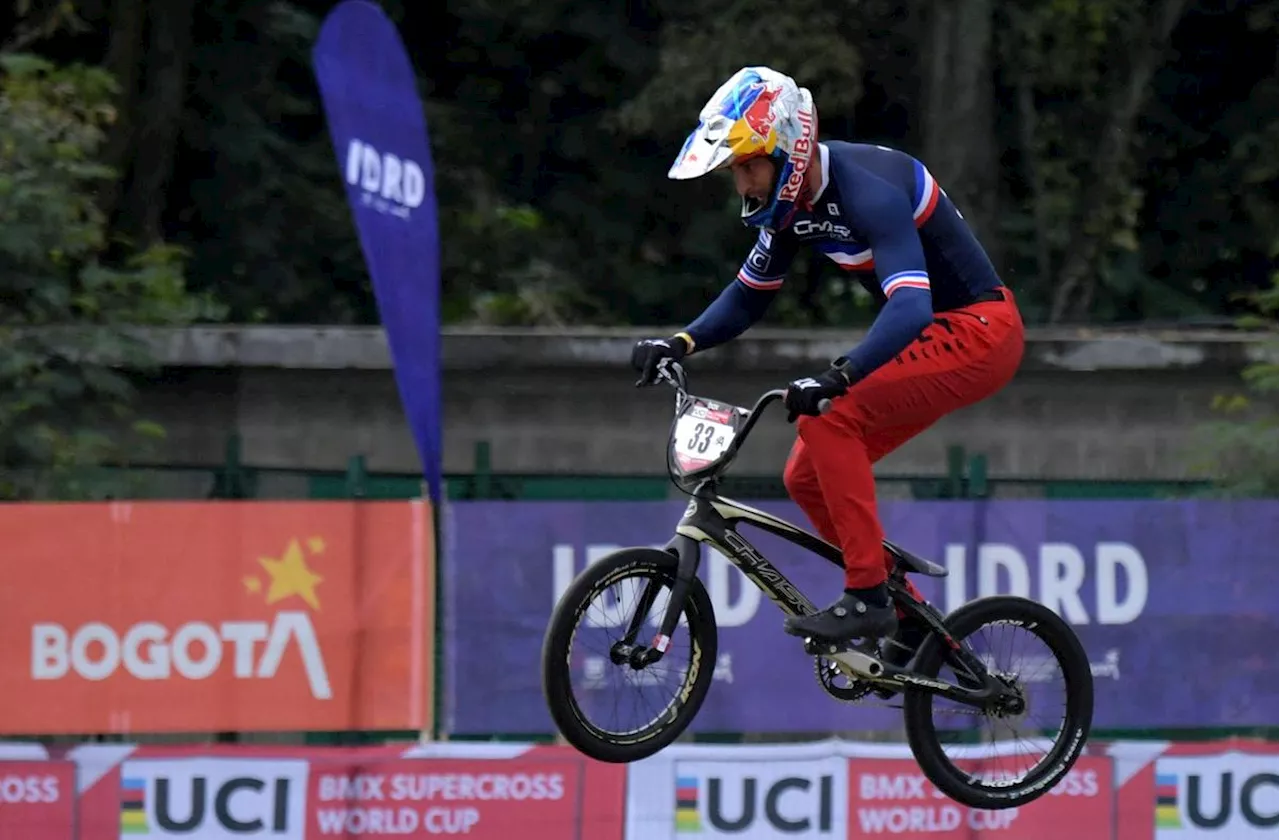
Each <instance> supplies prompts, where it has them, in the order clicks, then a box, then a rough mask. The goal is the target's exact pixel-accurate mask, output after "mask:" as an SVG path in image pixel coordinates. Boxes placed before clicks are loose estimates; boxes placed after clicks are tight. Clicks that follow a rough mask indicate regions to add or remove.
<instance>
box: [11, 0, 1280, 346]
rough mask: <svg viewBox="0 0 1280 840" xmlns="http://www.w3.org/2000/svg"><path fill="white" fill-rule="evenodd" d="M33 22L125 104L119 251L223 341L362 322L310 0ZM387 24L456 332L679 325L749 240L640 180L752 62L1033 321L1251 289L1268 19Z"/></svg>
mask: <svg viewBox="0 0 1280 840" xmlns="http://www.w3.org/2000/svg"><path fill="white" fill-rule="evenodd" d="M26 5H27V6H29V7H30V8H31V13H30V15H29V18H31V20H32V21H33V23H30V24H28V25H25V26H23V27H18V28H17V29H15V34H14V39H21V40H25V41H32V42H34V43H35V44H36V45H37V46H39V47H40V48H41V49H44V50H45V51H46V52H47V53H48V54H50V55H63V56H65V55H75V56H100V57H101V60H102V62H103V64H104V66H106V67H107V68H108V69H109V70H110V71H111V73H112V74H113V75H114V76H115V77H116V78H117V79H119V80H120V81H121V92H120V95H119V98H118V110H119V120H118V121H117V123H116V124H115V125H114V126H113V128H112V131H111V133H110V137H109V142H108V144H107V146H106V149H105V155H104V160H105V162H107V163H108V164H110V165H112V166H113V167H115V168H116V169H117V170H118V171H120V172H121V173H122V175H123V177H122V179H121V180H120V181H119V185H118V188H116V189H113V190H104V191H103V193H102V195H101V200H100V204H101V206H103V207H104V209H105V210H106V211H107V213H108V215H109V217H110V219H111V220H112V221H111V225H112V229H113V230H114V231H117V232H120V233H124V234H127V235H128V236H129V237H130V238H131V239H132V240H133V241H136V242H140V243H146V242H150V241H158V240H167V241H172V242H175V243H178V244H181V245H182V246H183V247H185V248H187V249H188V250H189V251H190V252H191V254H192V260H191V262H190V267H189V281H190V283H191V285H192V287H194V288H196V289H200V290H208V291H210V292H212V293H213V294H215V295H216V296H217V297H218V299H219V300H221V301H224V302H225V303H226V304H227V305H228V306H229V308H230V317H231V318H232V319H233V320H237V321H262V320H273V321H284V322H311V323H315V322H337V323H347V322H357V323H368V322H372V321H374V320H375V319H376V310H375V308H374V306H373V302H372V299H371V295H370V292H369V284H368V280H367V277H366V276H365V270H364V267H363V264H362V261H361V258H360V251H359V248H358V246H357V244H356V239H355V234H354V230H353V227H352V224H351V219H350V214H349V212H348V210H347V209H346V207H345V202H344V196H343V193H342V189H341V184H340V181H339V176H338V169H337V166H336V163H335V161H334V158H333V151H332V148H331V146H330V144H329V138H328V136H327V134H326V130H325V126H324V122H323V118H322V114H321V110H320V104H319V98H318V93H317V91H316V89H315V84H314V81H313V80H312V78H311V71H310V49H311V45H312V43H313V41H314V37H315V34H316V32H317V31H318V27H319V23H320V21H321V19H322V18H323V16H324V14H325V13H326V12H327V11H328V10H329V9H330V8H331V7H332V5H333V0H290V2H284V0H209V2H206V3H197V2H196V1H195V0H164V2H162V0H111V2H107V0H79V2H67V0H43V1H42V2H36V0H29V2H27V3H26ZM383 5H384V7H385V8H386V9H387V10H388V12H389V14H390V15H391V16H392V18H393V19H394V20H396V21H397V23H398V24H399V26H400V27H401V30H402V33H403V35H404V38H405V41H406V44H407V46H408V48H409V51H410V54H411V56H412V58H413V60H414V62H415V64H416V65H417V67H418V70H419V72H420V76H421V90H422V95H423V99H424V102H425V104H426V110H427V116H428V124H429V128H430V131H431V140H432V146H433V149H434V154H435V157H436V163H437V183H436V189H437V194H438V196H439V201H440V213H441V228H442V241H443V254H442V263H443V282H444V292H445V314H446V317H447V319H448V320H450V321H452V322H491V323H547V324H556V323H583V322H590V323H640V322H648V323H655V322H663V323H672V322H680V321H683V320H685V319H687V318H689V317H690V316H691V315H692V314H693V313H694V311H696V310H697V309H698V308H699V307H700V306H701V305H702V304H704V303H705V302H706V300H707V299H708V297H709V296H710V295H713V294H715V293H716V292H717V291H718V289H719V288H721V287H722V286H723V285H724V283H725V282H726V281H727V280H728V279H729V278H731V277H732V276H733V274H734V272H735V271H736V269H737V265H738V263H739V261H740V260H741V258H742V255H743V253H744V251H745V249H746V248H747V247H748V243H749V241H750V239H751V236H750V233H749V232H748V231H746V230H744V229H743V228H742V226H741V225H740V224H738V222H737V221H736V219H735V213H734V204H735V201H734V198H733V196H732V195H731V191H730V187H729V184H728V183H727V181H726V180H725V179H717V178H710V179H705V183H703V182H694V183H678V184H677V183H672V182H669V181H667V180H666V178H665V173H666V170H667V167H668V166H669V164H670V162H671V159H672V157H673V156H674V154H675V153H676V151H677V150H678V148H679V147H680V144H681V141H682V140H683V137H684V135H685V134H686V133H687V132H688V131H689V130H690V129H691V128H692V126H693V124H694V121H695V120H696V110H697V108H698V106H699V105H700V104H701V102H702V101H703V100H704V99H705V98H706V97H707V96H708V95H709V94H710V92H711V91H712V90H713V89H714V87H715V86H716V84H718V83H719V81H721V80H723V78H725V77H726V76H727V75H728V74H729V73H731V72H732V71H733V70H734V69H736V68H737V67H739V66H742V65H744V64H750V63H770V64H773V65H774V66H776V67H778V68H779V69H783V70H786V71H787V72H790V73H792V74H793V75H795V76H796V77H797V79H799V80H800V81H801V83H803V84H805V85H807V86H809V87H811V88H812V89H813V90H814V92H815V94H816V96H817V98H818V102H819V107H820V112H821V130H822V132H823V133H824V134H825V135H826V136H828V137H839V138H846V139H858V140H865V141H869V142H880V143H886V144H889V145H896V146H899V147H901V148H903V149H905V150H907V151H909V152H912V153H915V154H918V155H921V156H922V157H923V158H924V159H925V161H926V163H928V164H929V166H930V167H931V169H933V170H934V171H935V173H936V174H937V175H938V177H939V178H940V180H941V181H942V183H943V184H944V186H945V187H946V189H947V190H948V193H949V194H950V195H952V197H953V198H954V199H955V200H956V201H957V203H958V204H959V205H960V207H961V209H962V211H963V212H964V213H965V215H966V218H969V219H970V220H971V221H972V223H973V224H974V226H975V228H976V229H977V230H978V231H979V233H980V234H981V236H982V238H983V241H984V243H985V244H987V246H988V248H989V250H990V251H991V252H992V254H993V255H994V258H995V260H996V262H997V265H998V267H999V268H1000V270H1001V272H1002V274H1003V275H1004V276H1005V278H1006V279H1007V280H1008V282H1009V283H1010V284H1011V285H1012V286H1013V287H1014V288H1015V289H1016V290H1017V291H1018V294H1019V299H1020V301H1021V302H1022V304H1023V306H1024V308H1025V311H1026V314H1027V316H1028V320H1030V321H1032V322H1037V321H1039V322H1044V321H1068V322H1071V321H1094V322H1097V321H1139V320H1144V319H1159V320H1166V321H1182V322H1194V321H1214V322H1217V323H1224V322H1227V321H1228V320H1229V318H1231V317H1233V316H1234V315H1236V314H1239V313H1240V311H1241V306H1242V304H1240V302H1239V296H1240V294H1241V293H1244V292H1248V291H1250V290H1256V289H1259V288H1263V287H1265V284H1266V282H1267V278H1268V277H1269V276H1270V274H1271V272H1272V271H1273V269H1274V265H1275V259H1276V253H1275V225H1276V218H1275V207H1276V175H1277V172H1276V160H1277V153H1276V151H1277V150H1276V127H1277V126H1276V98H1277V92H1276V68H1275V62H1274V58H1273V50H1274V44H1275V42H1276V39H1277V29H1276V18H1277V11H1276V2H1275V0H1261V1H1260V2H1259V0H1253V2H1249V0H1148V2H1143V3H1133V2H1127V0H1027V2H1020V3H1013V4H1008V3H1005V4H1001V3H996V2H994V1H993V0H905V2H904V0H860V2H858V3H852V4H843V5H838V6H831V5H830V4H826V5H823V4H820V3H816V2H812V0H798V2H796V3H792V4H789V5H785V6H778V5H777V4H772V5H768V6H766V5H764V4H763V3H762V2H760V0H741V2H737V3H732V4H728V5H725V4H718V3H712V2H709V0H681V2H675V0H647V2H639V3H626V4H614V3H596V2H590V0H547V2H538V3H535V2H532V0H509V2H501V3H499V2H492V1H491V0H469V1H468V2H460V3H449V4H429V3H407V2H403V0H385V2H384V4H383ZM68 9H70V10H72V12H74V13H71V12H68V11H67V10H68ZM40 10H43V12H41V11H40ZM789 285H790V292H789V293H788V294H787V295H783V296H780V299H779V301H778V303H777V304H776V305H775V307H774V310H773V311H772V312H771V313H770V315H769V318H770V319H771V321H772V322H774V323H784V324H790V325H805V324H818V325H841V324H849V323H856V322H859V321H863V322H865V321H866V320H868V319H869V318H870V317H871V308H870V305H869V301H868V300H866V299H865V296H863V294H862V292H861V290H860V287H859V286H857V284H851V283H849V282H848V278H847V276H845V275H843V274H841V273H840V272H838V271H836V270H835V269H833V268H832V267H831V266H828V265H825V261H823V260H808V259H802V260H800V261H799V263H798V264H797V266H796V267H795V269H794V271H793V275H792V280H791V282H790V284H789Z"/></svg>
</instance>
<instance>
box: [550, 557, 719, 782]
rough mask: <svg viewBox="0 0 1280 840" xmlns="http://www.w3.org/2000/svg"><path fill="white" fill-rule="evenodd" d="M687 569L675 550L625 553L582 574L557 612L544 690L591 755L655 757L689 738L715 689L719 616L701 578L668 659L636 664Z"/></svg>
mask: <svg viewBox="0 0 1280 840" xmlns="http://www.w3.org/2000/svg"><path fill="white" fill-rule="evenodd" d="M677 567H678V562H677V560H676V558H675V557H673V556H671V555H670V554H668V553H667V552H665V551H658V550H656V549H650V548H629V549H624V550H622V551H619V552H616V553H614V554H611V555H609V556H608V557H605V558H602V559H601V560H599V561H597V562H595V563H592V564H591V565H590V566H589V567H588V568H587V570H586V571H585V572H583V573H582V574H581V575H579V576H578V577H577V578H576V579H575V580H574V581H573V583H572V584H570V586H569V588H568V590H566V591H565V593H564V595H563V597H561V599H560V602H559V603H558V604H557V605H556V608H555V611H554V612H553V613H552V615H551V623H550V624H549V625H548V626H547V633H546V636H545V638H544V639H543V643H542V689H543V694H544V695H545V697H546V701H547V708H548V709H549V710H550V712H551V717H552V719H553V720H554V721H555V724H556V726H557V728H558V729H559V730H560V733H561V734H562V735H563V736H564V738H565V740H566V741H568V742H569V743H570V744H572V745H573V746H574V747H575V748H576V749H577V750H578V751H579V752H581V753H583V754H584V755H587V756H590V757H591V758H594V759H597V760H600V761H610V762H619V763H622V762H631V761H638V760H640V759H642V758H647V757H648V756H651V755H653V754H654V753H656V752H658V751H659V750H661V749H662V748H663V747H665V746H667V745H668V744H670V743H671V742H672V741H674V740H675V739H676V738H678V737H680V734H681V733H682V732H684V730H685V728H686V727H688V725H689V724H690V723H691V722H692V721H693V718H694V716H695V715H696V714H697V713H698V708H699V707H700V706H701V705H702V701H703V699H704V698H705V697H706V695H707V690H708V689H709V688H710V686H711V679H712V677H713V675H714V670H715V662H716V641H717V639H716V626H715V614H714V612H713V609H712V606H711V598H710V597H709V596H708V595H707V591H706V588H705V587H703V585H702V582H701V581H700V580H698V579H697V578H694V579H693V581H692V583H691V585H690V587H689V595H688V597H687V598H686V599H685V604H684V609H683V611H682V613H681V621H680V623H679V624H678V625H677V626H676V629H675V632H674V633H673V634H672V638H671V639H670V640H669V641H668V642H667V646H666V652H665V654H664V655H663V657H662V659H660V660H659V661H657V662H654V663H652V664H649V665H644V666H643V667H634V665H633V663H636V664H640V663H639V662H637V661H636V660H637V657H639V656H643V653H644V650H645V649H647V648H648V646H649V645H650V644H651V643H652V642H654V641H655V636H656V635H657V633H658V625H659V624H660V623H661V621H662V616H663V614H664V613H665V612H666V608H667V603H668V601H669V600H670V596H671V591H672V587H673V586H674V584H675V580H676V570H677ZM629 631H633V632H629ZM628 636H630V637H631V638H628ZM637 646H638V647H637Z"/></svg>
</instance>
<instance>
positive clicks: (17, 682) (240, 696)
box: [0, 501, 435, 734]
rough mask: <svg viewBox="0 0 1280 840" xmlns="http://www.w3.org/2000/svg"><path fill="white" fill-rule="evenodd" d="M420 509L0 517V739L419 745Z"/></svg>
mask: <svg viewBox="0 0 1280 840" xmlns="http://www.w3.org/2000/svg"><path fill="white" fill-rule="evenodd" d="M434 569H435V546H434V541H433V530H432V524H431V510H430V506H429V503H428V502H425V501H413V502H302V503H299V502H196V503H188V502H175V503H167V502H147V503H108V504H65V505H62V504H39V505H36V504H31V505H6V506H0V570H2V571H3V584H2V585H0V686H3V689H2V690H0V731H3V732H5V733H11V734H28V733H44V734H55V733H93V732H209V731H253V730H348V729H425V728H428V727H430V725H431V720H430V714H431V696H432V684H433V674H432V649H433V647H432V642H433V640H432V628H433V625H434V621H433V611H434V593H433V585H434V577H435V573H434Z"/></svg>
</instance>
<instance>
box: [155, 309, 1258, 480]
mask: <svg viewBox="0 0 1280 840" xmlns="http://www.w3.org/2000/svg"><path fill="white" fill-rule="evenodd" d="M642 334H643V333H642V332H639V331H635V330H620V331H611V330H574V331H572V332H556V331H543V330H487V331H485V330H451V331H447V332H446V335H445V337H444V340H443V355H444V367H445V374H444V383H445V385H444V414H445V447H446V455H445V469H446V471H449V472H455V471H456V472H468V471H470V470H471V468H472V463H473V461H472V458H473V447H474V444H475V442H477V441H480V440H487V441H489V442H490V443H491V445H492V452H493V462H492V463H493V468H494V469H495V470H497V471H500V472H574V473H661V472H662V471H663V469H664V465H663V446H664V444H665V440H666V434H667V428H668V424H669V418H670V411H671V407H672V399H671V394H670V391H669V390H667V389H658V388H654V389H648V390H636V389H635V388H634V387H633V382H634V374H632V373H631V372H630V371H629V370H628V369H627V367H626V362H627V359H628V358H629V354H630V347H631V344H632V342H633V341H634V339H635V338H636V337H638V336H640V335H642ZM151 338H152V340H153V342H154V343H155V345H156V347H157V350H158V352H159V354H160V356H161V358H162V359H163V360H164V362H165V365H166V368H165V371H164V374H163V376H161V377H158V378H156V379H155V380H154V381H152V382H150V383H149V384H147V385H145V386H144V389H143V406H142V410H143V414H144V416H147V417H149V418H150V419H154V420H157V421H159V422H160V423H162V424H163V425H164V426H165V427H166V429H167V431H168V434H169V437H168V440H167V442H166V443H165V444H164V445H163V446H162V448H161V451H160V452H159V453H158V456H157V458H156V459H155V460H157V461H163V462H181V463H192V464H209V465H214V464H217V463H220V461H221V459H222V457H223V446H224V442H225V440H226V437H227V435H228V433H230V432H232V431H239V433H240V434H241V436H242V439H243V444H244V449H243V455H244V459H245V462H246V463H247V464H249V465H251V466H258V467H277V468H291V469H338V470H340V469H343V468H344V467H345V465H346V462H347V459H348V458H349V457H350V456H351V455H353V454H357V453H360V454H364V455H365V456H366V458H367V460H368V465H369V468H370V469H371V470H374V471H389V472H413V471H414V470H415V469H416V468H417V456H416V453H415V450H414V446H413V442H412V439H411V437H410V434H409V431H408V429H407V427H406V425H405V421H404V417H403V413H402V411H401V408H400V401H399V396H398V394H397V392H396V386H395V381H394V379H393V375H392V372H391V370H390V366H389V362H388V355H387V350H386V345H385V340H384V337H383V335H382V333H381V331H380V330H377V329H325V328H282V327H246V328H239V327H227V328H199V329H190V330H176V331H159V332H155V333H151ZM1274 343H1275V340H1274V337H1272V338H1270V339H1269V343H1268V346H1269V348H1270V350H1269V351H1267V352H1269V353H1270V354H1272V356H1273V355H1274V350H1275V346H1274ZM849 344H850V336H849V334H848V333H842V334H825V333H819V334H806V335H805V336H800V335H798V334H796V333H794V332H790V331H769V330H756V331H753V332H752V333H751V334H749V336H747V337H744V338H742V339H740V340H739V341H738V342H735V343H734V344H732V345H729V346H728V347H726V348H721V349H719V350H715V351H712V352H710V353H708V354H707V355H706V356H700V357H697V358H695V359H694V360H693V361H692V362H691V363H690V365H689V372H690V377H691V383H690V384H691V386H692V390H693V391H694V392H695V393H697V394H700V395H704V396H712V397H716V398H720V399H724V400H728V401H735V402H739V403H746V404H749V403H750V401H751V400H753V399H754V398H755V397H756V396H757V395H758V394H759V393H761V392H763V391H764V390H767V389H769V388H775V387H781V386H782V385H784V384H785V383H786V381H787V380H788V378H790V377H792V376H795V375H800V374H804V373H809V372H812V371H813V370H815V369H820V367H821V366H822V365H823V364H825V363H826V361H827V360H829V359H830V358H832V357H834V356H836V355H838V354H839V353H840V352H842V351H843V350H844V349H846V348H847V347H848V346H849ZM1257 347H1258V345H1257V343H1256V337H1249V336H1241V335H1239V334H1234V333H1185V332H1168V333H1163V332H1158V331H1151V330H1144V331H1116V330H1090V331H1079V330H1038V331H1035V330H1033V331H1032V332H1031V334H1030V335H1029V342H1028V350H1027V355H1026V358H1025V359H1024V363H1023V366H1022V369H1021V370H1020V372H1019V374H1018V376H1017V377H1016V378H1015V380H1014V382H1013V383H1012V384H1011V385H1010V386H1009V387H1008V388H1007V389H1005V391H1003V392H1002V393H1001V394H999V395H997V396H996V397H994V398H992V399H991V400H989V401H987V402H985V403H982V404H980V405H977V406H973V407H971V408H968V409H966V410H963V411H960V412H958V413H956V414H954V415H952V416H950V417H947V418H945V419H944V420H943V421H942V422H940V423H939V424H938V425H937V426H936V427H934V428H933V429H931V430H929V431H928V432H926V433H925V434H923V435H921V436H920V437H919V438H917V439H916V440H914V441H912V442H910V443H908V444H907V445H905V446H904V447H902V448H901V449H900V450H899V451H897V452H895V453H893V454H891V455H890V456H888V457H887V458H886V459H885V460H884V461H883V462H882V464H881V471H882V472H884V473H896V474H904V473H912V474H932V475H937V474H941V473H942V472H943V471H944V469H945V452H946V448H947V447H948V446H949V445H951V444H962V445H964V446H965V447H966V449H968V450H969V451H970V452H984V453H986V454H987V455H988V457H989V459H990V461H989V467H990V473H991V475H992V476H993V477H1028V478H1066V479H1071V478H1115V479H1133V478H1177V477H1185V476H1187V475H1188V474H1189V472H1188V461H1189V457H1190V456H1191V455H1192V452H1191V445H1192V431H1193V429H1194V427H1195V426H1196V425H1197V424H1198V423H1201V422H1203V421H1205V420H1207V419H1209V417H1210V413H1211V412H1210V404H1211V402H1212V400H1213V397H1214V395H1215V394H1218V393H1222V392H1225V391H1228V390H1232V389H1235V388H1237V387H1238V384H1239V378H1238V374H1239V369H1240V368H1241V366H1242V365H1243V364H1244V363H1245V362H1246V361H1247V360H1248V359H1251V358H1255V357H1257V356H1258V353H1259V351H1258V349H1257ZM793 434H794V429H793V427H791V426H788V425H787V424H786V423H785V422H784V421H783V417H782V412H781V409H780V408H779V409H778V410H777V413H776V414H774V415H773V416H772V417H766V418H765V420H764V421H762V423H761V425H760V426H759V427H758V428H757V430H756V432H755V433H754V434H753V436H752V439H751V441H750V444H749V445H748V446H747V447H746V448H745V449H744V451H743V453H742V455H741V456H740V461H739V463H738V465H737V466H735V468H734V470H735V472H736V473H739V474H749V473H754V474H769V473H776V472H778V471H779V470H780V469H781V465H782V463H783V460H784V459H785V456H786V453H787V450H788V448H789V446H790V443H791V440H792V438H793Z"/></svg>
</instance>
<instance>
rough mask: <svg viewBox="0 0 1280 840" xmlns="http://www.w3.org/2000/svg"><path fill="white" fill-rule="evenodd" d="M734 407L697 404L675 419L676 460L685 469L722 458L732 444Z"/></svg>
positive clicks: (694, 468) (696, 467)
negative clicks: (724, 407)
mask: <svg viewBox="0 0 1280 840" xmlns="http://www.w3.org/2000/svg"><path fill="white" fill-rule="evenodd" d="M732 417H733V411H732V409H720V410H715V409H709V408H707V407H705V406H702V405H695V406H694V407H693V409H692V410H691V411H689V412H688V413H686V414H684V415H682V416H681V417H680V419H679V420H677V421H676V428H675V436H674V438H673V439H672V441H671V444H672V450H673V451H674V452H675V456H676V461H677V462H678V463H679V464H680V468H681V469H683V470H686V471H689V470H697V469H701V468H703V467H705V466H706V465H707V464H710V463H711V462H712V461H714V460H716V459H717V458H719V457H720V456H721V455H723V454H724V453H725V450H727V449H728V448H729V444H731V443H733V436H734V430H733V425H732V419H731V418H732Z"/></svg>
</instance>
